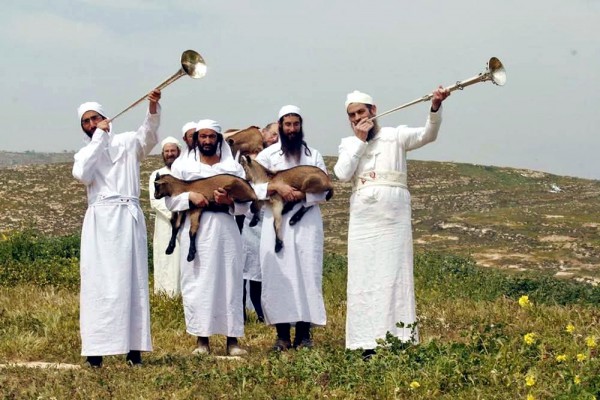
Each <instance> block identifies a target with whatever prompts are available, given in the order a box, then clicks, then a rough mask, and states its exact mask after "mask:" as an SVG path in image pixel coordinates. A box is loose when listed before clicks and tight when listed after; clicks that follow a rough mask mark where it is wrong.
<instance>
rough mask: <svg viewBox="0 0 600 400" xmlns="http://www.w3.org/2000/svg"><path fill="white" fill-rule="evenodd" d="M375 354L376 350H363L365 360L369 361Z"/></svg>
mask: <svg viewBox="0 0 600 400" xmlns="http://www.w3.org/2000/svg"><path fill="white" fill-rule="evenodd" d="M374 355H375V350H373V349H367V350H365V351H363V352H362V359H363V361H369V360H370V359H371V358H372V357H373V356H374Z"/></svg>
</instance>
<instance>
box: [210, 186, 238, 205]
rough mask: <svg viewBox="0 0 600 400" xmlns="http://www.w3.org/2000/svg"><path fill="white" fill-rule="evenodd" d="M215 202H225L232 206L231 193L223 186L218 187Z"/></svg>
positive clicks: (215, 192)
mask: <svg viewBox="0 0 600 400" xmlns="http://www.w3.org/2000/svg"><path fill="white" fill-rule="evenodd" d="M214 196H215V203H217V204H225V205H228V206H230V205H231V204H233V200H232V199H231V197H229V193H227V191H226V190H225V189H223V188H218V189H217V190H215V191H214Z"/></svg>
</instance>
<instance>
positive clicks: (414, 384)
mask: <svg viewBox="0 0 600 400" xmlns="http://www.w3.org/2000/svg"><path fill="white" fill-rule="evenodd" d="M409 386H410V388H411V389H413V390H414V389H418V388H420V387H421V384H420V383H419V382H417V381H412V382H411V383H410V385H409Z"/></svg>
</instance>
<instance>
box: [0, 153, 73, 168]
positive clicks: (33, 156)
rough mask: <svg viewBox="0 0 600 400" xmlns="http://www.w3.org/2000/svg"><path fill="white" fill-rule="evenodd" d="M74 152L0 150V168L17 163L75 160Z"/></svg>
mask: <svg viewBox="0 0 600 400" xmlns="http://www.w3.org/2000/svg"><path fill="white" fill-rule="evenodd" d="M74 154H75V153H73V152H67V151H65V152H63V153H38V152H36V151H26V152H23V153H16V152H10V151H2V150H0V168H4V167H13V166H16V165H36V164H54V163H65V162H72V161H73V155H74Z"/></svg>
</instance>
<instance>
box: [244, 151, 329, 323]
mask: <svg viewBox="0 0 600 400" xmlns="http://www.w3.org/2000/svg"><path fill="white" fill-rule="evenodd" d="M310 152H311V155H309V156H307V155H306V154H305V152H304V148H303V149H302V155H301V157H300V161H299V162H296V161H295V160H290V159H287V158H285V157H284V156H283V154H281V143H275V144H273V145H271V146H269V147H268V148H266V149H264V150H263V151H261V152H260V153H259V154H258V156H257V157H256V161H258V162H259V163H261V164H262V165H263V166H265V167H266V168H268V169H270V170H272V171H280V170H283V169H288V168H292V167H295V166H298V165H313V166H317V167H319V168H321V169H322V170H323V171H326V167H325V162H324V161H323V157H322V156H321V154H320V153H319V152H318V151H317V150H316V149H313V148H310ZM255 191H256V194H257V196H258V198H259V199H264V198H266V194H267V184H259V185H255ZM324 199H325V193H322V194H321V193H319V194H312V195H311V194H310V193H308V194H307V195H306V200H305V201H302V202H301V203H300V204H296V206H294V208H293V209H292V210H291V211H290V212H288V213H287V214H285V215H284V216H283V218H282V224H281V234H282V239H283V248H282V249H281V250H280V251H279V253H275V229H274V227H273V214H272V212H271V209H270V207H266V208H265V214H264V220H263V227H262V232H261V241H260V263H261V267H262V301H261V304H262V307H263V311H264V314H265V322H266V323H267V324H269V325H272V324H278V323H294V322H298V321H304V322H310V323H312V324H313V325H320V326H324V325H325V324H326V322H327V317H326V315H325V304H324V302H323V290H322V282H323V221H322V219H321V210H320V209H319V206H318V203H319V202H322V201H323V200H324ZM302 205H304V206H311V205H314V207H312V208H311V209H310V210H309V211H308V212H307V213H306V214H304V217H303V218H302V220H301V221H300V222H298V223H297V224H296V225H294V226H290V225H289V220H290V217H291V216H292V215H294V213H295V212H296V211H297V210H298V209H299V208H300V207H301V206H302Z"/></svg>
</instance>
